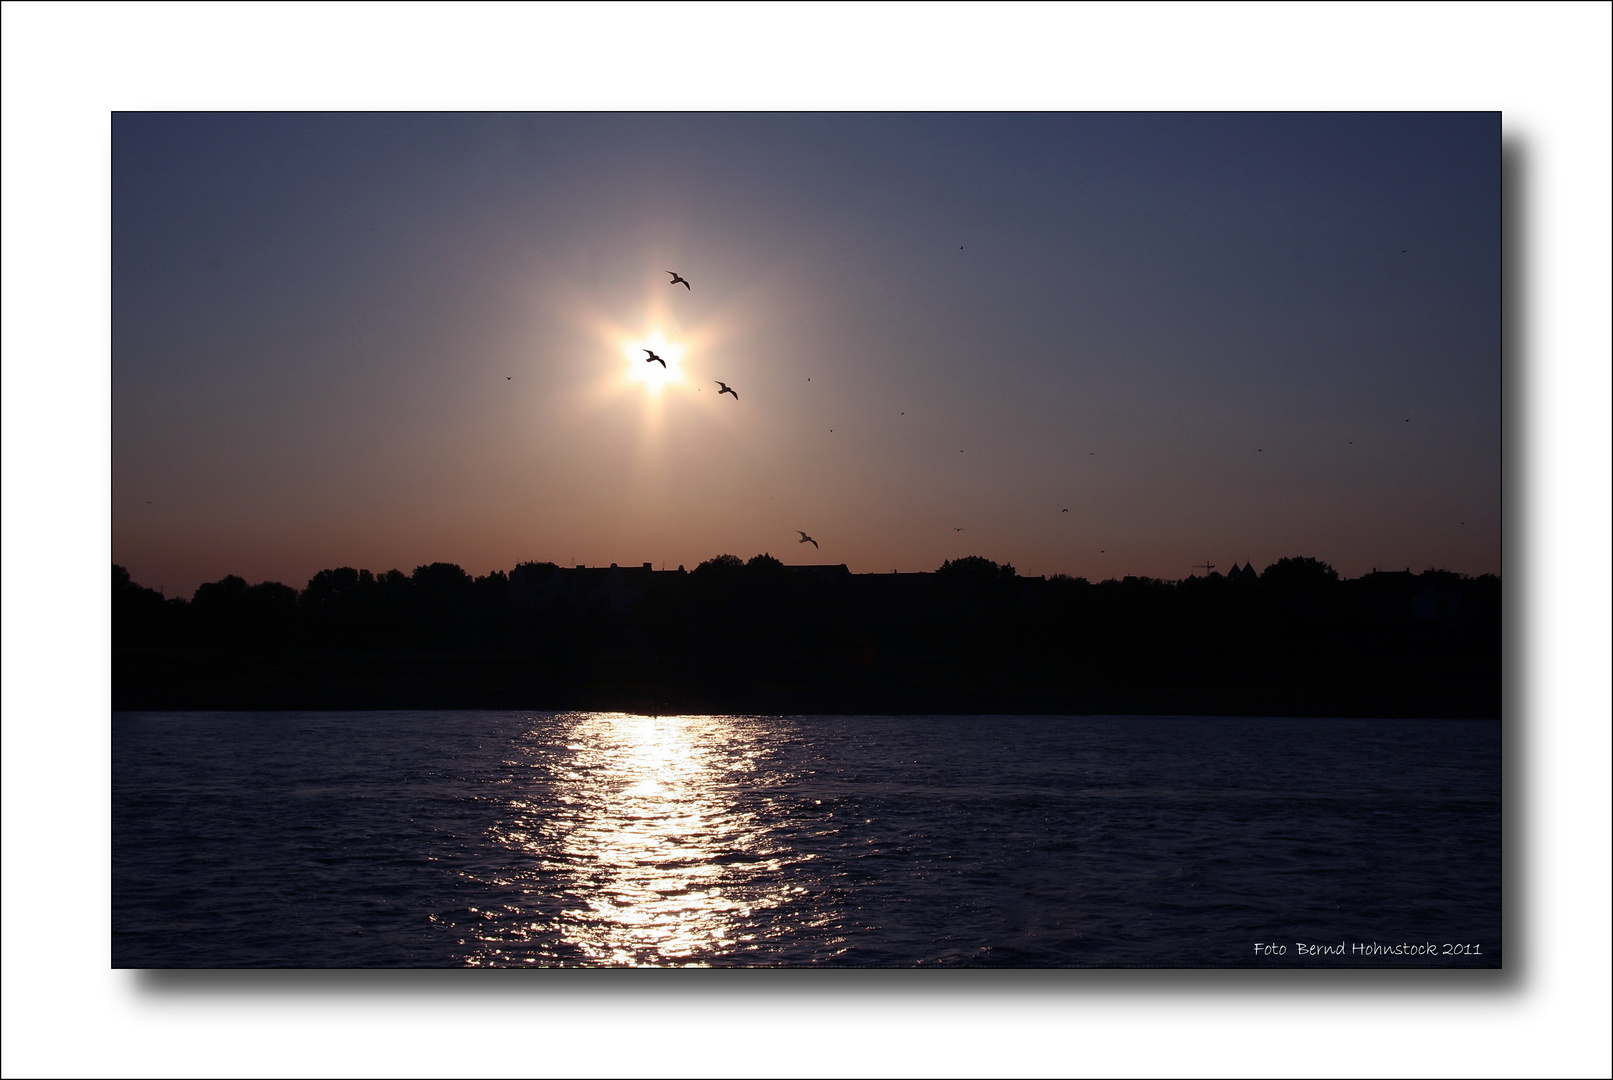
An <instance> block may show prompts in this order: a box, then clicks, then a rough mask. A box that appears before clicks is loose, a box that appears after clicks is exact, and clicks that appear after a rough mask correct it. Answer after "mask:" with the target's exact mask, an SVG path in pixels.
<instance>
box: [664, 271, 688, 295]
mask: <svg viewBox="0 0 1613 1080" xmlns="http://www.w3.org/2000/svg"><path fill="white" fill-rule="evenodd" d="M667 273H669V274H671V275H672V280H671V281H669V282H667V284H668V285H682V286H683V287H684V288H685V289H689V291H690V292H693V291H694V290H693V289H690V288H689V279H688V278H686V277H684V276H683V275H681V274H679V273H678V272H677V271H676V270H668V271H667Z"/></svg>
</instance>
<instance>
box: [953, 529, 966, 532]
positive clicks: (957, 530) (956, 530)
mask: <svg viewBox="0 0 1613 1080" xmlns="http://www.w3.org/2000/svg"><path fill="white" fill-rule="evenodd" d="M952 531H953V532H962V531H963V530H962V529H953V530H952Z"/></svg>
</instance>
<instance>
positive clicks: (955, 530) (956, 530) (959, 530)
mask: <svg viewBox="0 0 1613 1080" xmlns="http://www.w3.org/2000/svg"><path fill="white" fill-rule="evenodd" d="M959 250H962V249H961V248H960V249H959ZM952 531H953V532H962V531H963V530H962V529H953V530H952Z"/></svg>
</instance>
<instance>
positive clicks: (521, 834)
mask: <svg viewBox="0 0 1613 1080" xmlns="http://www.w3.org/2000/svg"><path fill="white" fill-rule="evenodd" d="M572 719H573V721H574V723H573V724H572V726H571V727H570V729H569V731H566V732H565V733H564V735H563V738H564V742H559V743H557V742H555V741H553V740H552V739H547V738H542V737H539V736H537V735H536V734H535V736H534V739H533V740H531V741H530V742H529V743H528V744H526V745H524V746H518V757H519V758H520V760H517V761H511V762H509V764H511V765H524V766H526V769H525V770H523V771H524V772H526V773H527V774H528V775H530V776H531V777H532V779H533V781H534V783H532V784H531V785H529V790H528V791H527V792H525V793H523V794H524V797H520V798H516V799H513V800H511V801H510V803H509V804H508V807H509V809H508V815H507V817H506V818H505V819H504V820H501V821H500V822H498V823H497V824H496V825H495V826H494V828H493V836H494V839H495V840H496V841H497V842H498V845H499V847H500V848H502V849H503V850H505V851H507V852H509V853H510V854H511V856H512V858H511V860H510V862H511V865H510V866H509V867H508V868H507V869H505V870H504V872H502V873H500V874H498V875H496V882H495V883H497V884H500V885H508V886H510V887H511V888H512V890H514V892H513V895H514V896H518V897H520V900H519V901H517V902H512V903H510V904H508V905H506V910H504V911H500V912H477V913H476V914H477V915H479V916H480V918H479V920H478V921H477V922H476V923H475V924H474V927H475V928H474V930H473V934H474V940H467V941H466V945H467V946H472V945H473V944H474V949H473V951H472V954H471V955H470V956H469V957H468V958H467V959H468V962H470V963H471V964H480V965H500V966H506V965H514V964H525V963H534V964H536V963H544V964H553V963H570V964H583V965H597V964H607V965H608V964H619V965H646V964H651V965H667V964H701V963H707V962H710V961H711V960H712V959H715V958H718V957H723V956H731V955H733V954H735V953H736V952H743V950H744V949H745V944H746V941H747V940H748V939H750V938H752V937H754V934H753V933H752V932H751V931H753V930H754V929H755V916H756V915H758V914H759V913H760V912H761V911H763V910H766V909H773V908H777V907H779V906H780V905H781V904H783V903H785V902H786V901H788V900H789V899H790V897H791V896H792V895H795V894H799V893H802V892H804V891H805V889H804V888H803V886H802V885H801V884H800V883H799V882H798V881H797V880H795V878H796V877H797V876H798V875H796V874H794V873H793V871H795V870H798V869H799V868H800V864H801V863H803V862H804V861H805V859H806V858H809V856H799V855H792V854H791V853H790V852H789V851H787V850H785V849H783V848H781V847H780V846H779V844H778V842H777V841H776V840H775V839H772V838H770V837H769V834H768V830H767V829H766V827H765V826H764V825H763V823H762V822H761V820H760V817H759V815H758V813H757V807H758V794H757V793H758V791H759V790H765V789H766V788H767V787H768V786H769V784H770V783H773V784H776V783H777V781H778V779H779V778H777V777H770V776H769V774H768V771H767V766H766V762H765V761H764V760H763V759H764V758H765V757H766V747H765V744H764V742H763V740H762V739H761V738H760V733H759V732H758V730H757V729H756V727H755V726H754V725H755V722H754V721H750V722H747V721H745V720H744V718H734V717H720V716H633V715H624V714H620V713H581V714H574V716H573V717H572ZM551 730H552V729H551ZM517 783H519V781H517Z"/></svg>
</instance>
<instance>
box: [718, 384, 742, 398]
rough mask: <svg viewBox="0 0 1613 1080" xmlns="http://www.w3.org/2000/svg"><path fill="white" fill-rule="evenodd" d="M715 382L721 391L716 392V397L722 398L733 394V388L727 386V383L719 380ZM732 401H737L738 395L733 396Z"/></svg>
mask: <svg viewBox="0 0 1613 1080" xmlns="http://www.w3.org/2000/svg"><path fill="white" fill-rule="evenodd" d="M715 381H716V383H717V385H718V386H720V387H722V389H721V390H719V391H717V396H718V397H722V396H723V395H724V394H734V388H733V387H731V386H729V385H728V384H727V383H725V382H723V381H722V380H721V379H717V380H715ZM734 400H735V401H738V400H739V395H738V394H734Z"/></svg>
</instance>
